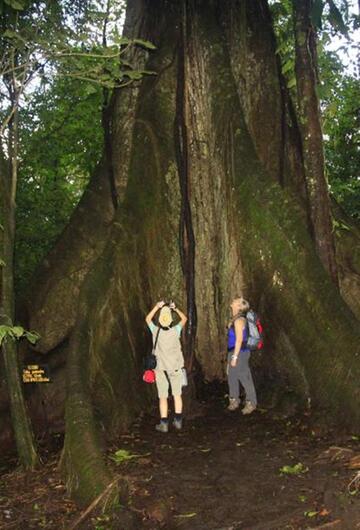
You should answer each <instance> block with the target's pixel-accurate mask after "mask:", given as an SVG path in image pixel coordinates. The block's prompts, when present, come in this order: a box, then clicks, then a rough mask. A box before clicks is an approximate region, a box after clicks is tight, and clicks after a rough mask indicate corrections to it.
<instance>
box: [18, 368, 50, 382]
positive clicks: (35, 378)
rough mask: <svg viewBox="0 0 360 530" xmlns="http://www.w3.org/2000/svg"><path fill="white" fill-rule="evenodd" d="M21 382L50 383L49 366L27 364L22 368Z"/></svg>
mask: <svg viewBox="0 0 360 530" xmlns="http://www.w3.org/2000/svg"><path fill="white" fill-rule="evenodd" d="M22 380H23V383H50V376H49V367H48V366H47V365H46V364H28V365H27V366H25V367H24V368H23V373H22Z"/></svg>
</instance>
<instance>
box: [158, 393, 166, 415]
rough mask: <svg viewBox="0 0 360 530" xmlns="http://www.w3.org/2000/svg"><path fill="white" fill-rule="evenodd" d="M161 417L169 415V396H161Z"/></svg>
mask: <svg viewBox="0 0 360 530" xmlns="http://www.w3.org/2000/svg"><path fill="white" fill-rule="evenodd" d="M159 410H160V418H167V416H168V400H167V398H159Z"/></svg>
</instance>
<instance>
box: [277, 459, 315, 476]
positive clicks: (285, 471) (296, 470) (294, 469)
mask: <svg viewBox="0 0 360 530" xmlns="http://www.w3.org/2000/svg"><path fill="white" fill-rule="evenodd" d="M308 471H309V468H308V467H305V466H304V464H302V463H301V462H299V463H298V464H295V465H294V466H283V467H281V468H280V473H281V474H282V475H302V474H303V473H307V472H308Z"/></svg>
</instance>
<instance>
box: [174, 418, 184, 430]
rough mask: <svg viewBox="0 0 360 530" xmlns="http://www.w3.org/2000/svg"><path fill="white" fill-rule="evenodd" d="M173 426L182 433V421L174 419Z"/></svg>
mask: <svg viewBox="0 0 360 530" xmlns="http://www.w3.org/2000/svg"><path fill="white" fill-rule="evenodd" d="M173 426H174V427H175V429H176V430H177V431H181V429H182V419H180V420H178V419H176V418H174V421H173Z"/></svg>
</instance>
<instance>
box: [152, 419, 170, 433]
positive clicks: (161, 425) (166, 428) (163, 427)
mask: <svg viewBox="0 0 360 530" xmlns="http://www.w3.org/2000/svg"><path fill="white" fill-rule="evenodd" d="M155 429H156V430H157V431H159V432H169V424H168V423H167V422H166V423H165V421H161V422H160V423H158V424H157V425H155Z"/></svg>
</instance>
